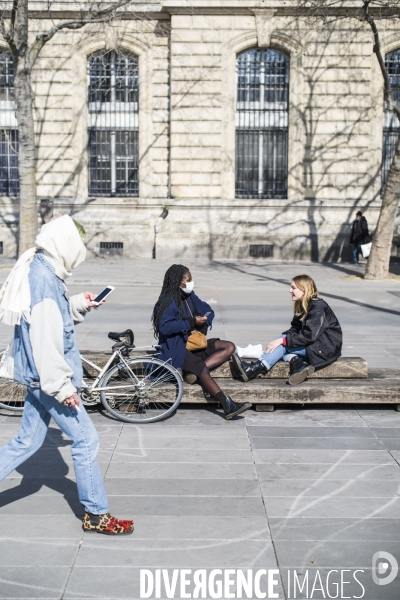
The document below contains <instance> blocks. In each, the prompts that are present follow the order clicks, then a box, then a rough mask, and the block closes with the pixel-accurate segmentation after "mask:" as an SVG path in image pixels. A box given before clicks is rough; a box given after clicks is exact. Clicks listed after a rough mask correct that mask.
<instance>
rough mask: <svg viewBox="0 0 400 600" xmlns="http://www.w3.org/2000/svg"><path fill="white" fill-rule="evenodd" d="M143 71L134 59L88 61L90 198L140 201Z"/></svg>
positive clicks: (110, 55)
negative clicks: (122, 198) (139, 142)
mask: <svg viewBox="0 0 400 600" xmlns="http://www.w3.org/2000/svg"><path fill="white" fill-rule="evenodd" d="M138 76H139V68H138V57H137V56H135V55H134V54H130V53H127V54H121V53H118V54H117V53H116V52H106V53H104V52H97V53H96V54H93V55H91V56H90V57H89V59H88V102H89V115H88V119H89V122H88V128H89V194H90V195H92V196H138V195H139V179H138V164H139V156H138V154H139V148H138V147H139V144H138V141H139V139H138V138H139V80H138Z"/></svg>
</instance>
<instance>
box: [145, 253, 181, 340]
mask: <svg viewBox="0 0 400 600" xmlns="http://www.w3.org/2000/svg"><path fill="white" fill-rule="evenodd" d="M188 271H189V269H188V268H187V267H185V266H184V265H172V266H171V267H170V268H169V269H168V270H167V272H166V273H165V275H164V283H163V286H162V289H161V294H160V296H159V298H158V300H157V302H156V304H155V306H154V310H153V315H152V317H151V321H152V323H153V329H154V337H157V335H158V331H159V326H160V321H161V317H162V316H163V314H164V313H165V311H166V309H167V307H168V306H169V305H170V304H171V302H172V300H175V303H176V306H177V307H178V311H179V316H180V318H181V319H186V315H185V312H184V310H183V304H182V295H181V283H182V277H183V276H184V274H185V273H187V272H188Z"/></svg>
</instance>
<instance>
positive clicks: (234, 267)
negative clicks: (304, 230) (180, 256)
mask: <svg viewBox="0 0 400 600" xmlns="http://www.w3.org/2000/svg"><path fill="white" fill-rule="evenodd" d="M214 262H215V263H216V264H219V263H218V262H217V261H214ZM224 266H225V268H227V269H232V271H237V272H239V273H243V274H244V275H250V277H253V278H255V279H256V280H257V281H274V282H275V283H280V284H282V285H285V286H286V285H287V286H289V285H290V281H289V280H288V279H279V278H276V277H270V276H267V275H260V273H249V272H248V271H246V270H245V269H243V268H239V267H238V266H237V265H234V264H229V263H224ZM252 266H253V265H252ZM325 266H326V265H325ZM351 273H352V275H354V271H352V272H351ZM317 286H318V284H317ZM321 294H322V295H323V296H325V297H326V298H333V299H334V300H341V301H342V302H348V303H349V304H354V305H356V306H361V307H363V308H368V309H370V310H375V311H378V312H383V313H387V314H389V315H396V316H400V312H399V311H397V310H392V309H390V308H383V307H382V306H377V305H374V304H367V303H366V302H359V301H358V300H352V299H351V298H347V297H346V296H339V295H337V294H329V293H328V292H321Z"/></svg>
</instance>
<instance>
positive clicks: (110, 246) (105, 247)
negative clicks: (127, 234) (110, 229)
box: [100, 242, 124, 256]
mask: <svg viewBox="0 0 400 600" xmlns="http://www.w3.org/2000/svg"><path fill="white" fill-rule="evenodd" d="M123 253H124V244H123V242H100V254H105V255H108V256H116V255H119V256H121V255H122V254H123Z"/></svg>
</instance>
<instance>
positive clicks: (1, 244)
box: [0, 242, 3, 254]
mask: <svg viewBox="0 0 400 600" xmlns="http://www.w3.org/2000/svg"><path fill="white" fill-rule="evenodd" d="M0 254H3V242H0Z"/></svg>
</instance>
